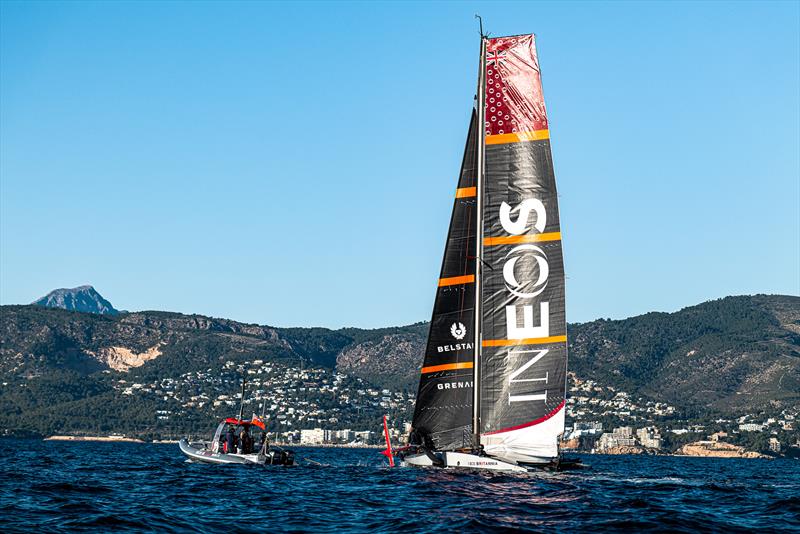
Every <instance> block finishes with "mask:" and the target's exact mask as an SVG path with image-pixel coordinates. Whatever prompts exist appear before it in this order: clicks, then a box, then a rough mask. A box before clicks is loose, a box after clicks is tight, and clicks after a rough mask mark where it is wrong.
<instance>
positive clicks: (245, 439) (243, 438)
mask: <svg viewBox="0 0 800 534" xmlns="http://www.w3.org/2000/svg"><path fill="white" fill-rule="evenodd" d="M250 440H251V438H250V432H248V431H247V427H246V426H245V427H242V433H241V434H239V448H240V450H241V451H242V454H250V453H251V452H252V451H251V450H250V449H251V448H252V443H251V441H250Z"/></svg>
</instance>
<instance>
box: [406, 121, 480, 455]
mask: <svg viewBox="0 0 800 534" xmlns="http://www.w3.org/2000/svg"><path fill="white" fill-rule="evenodd" d="M478 134H479V131H478V124H477V118H476V115H475V113H473V115H472V120H471V121H470V127H469V133H468V135H467V144H466V148H465V150H464V159H463V161H462V164H461V175H460V177H459V180H458V188H457V189H456V192H455V198H454V200H453V213H452V216H451V219H450V229H449V231H448V235H447V244H446V246H445V251H444V259H443V260H442V268H441V272H440V275H439V281H438V286H437V288H436V299H435V301H434V306H433V316H432V318H431V325H430V330H429V332H428V341H427V344H426V347H425V359H424V363H423V366H422V371H421V377H420V382H419V392H418V393H417V403H416V407H415V410H414V422H413V424H412V426H413V429H414V435H412V436H411V440H412V442H416V443H418V444H424V445H427V446H428V447H429V448H435V449H437V450H453V449H459V448H464V447H471V446H472V445H473V443H472V406H473V403H472V396H473V356H474V342H473V338H474V330H473V324H474V314H475V312H474V307H475V248H476V239H477V233H478V232H477V230H478V221H477V219H476V205H475V202H476V189H475V188H476V159H477V147H478V138H479V135H478Z"/></svg>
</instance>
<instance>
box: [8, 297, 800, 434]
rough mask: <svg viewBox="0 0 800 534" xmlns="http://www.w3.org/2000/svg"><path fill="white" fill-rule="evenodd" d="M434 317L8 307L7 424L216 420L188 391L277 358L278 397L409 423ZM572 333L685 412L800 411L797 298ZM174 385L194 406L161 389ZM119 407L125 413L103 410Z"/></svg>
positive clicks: (351, 418) (594, 376)
mask: <svg viewBox="0 0 800 534" xmlns="http://www.w3.org/2000/svg"><path fill="white" fill-rule="evenodd" d="M427 327H428V325H427V323H417V324H414V325H409V326H403V327H388V328H382V329H376V330H363V329H357V328H346V329H340V330H329V329H326V328H274V327H269V326H262V325H255V324H244V323H239V322H236V321H230V320H226V319H215V318H211V317H205V316H200V315H183V314H178V313H168V312H156V311H148V312H137V313H129V314H120V315H98V314H90V313H81V312H75V311H67V310H62V309H55V308H43V307H39V306H2V307H0V386H2V387H0V429H6V431H8V430H9V429H10V430H11V431H14V432H19V431H20V429H26V428H27V429H28V430H30V431H31V432H33V433H37V432H38V433H50V432H59V431H60V432H77V431H81V429H83V431H92V430H91V429H92V428H94V427H91V425H95V424H99V423H98V422H97V419H96V417H95V416H97V417H100V416H103V417H102V418H101V419H103V421H104V422H103V424H104V425H106V426H108V425H109V424H110V425H111V426H114V425H116V427H115V428H112V429H111V430H120V429H122V428H123V427H124V428H125V429H127V430H128V431H136V432H142V431H143V430H142V429H150V427H149V426H148V423H147V421H151V420H152V419H153V417H154V416H153V413H154V412H156V411H170V412H171V413H178V412H180V413H181V414H182V415H181V423H180V424H183V425H184V426H187V425H188V426H191V425H196V424H200V423H202V424H204V425H205V424H208V421H209V419H210V418H212V416H214V417H215V416H216V415H215V414H216V412H215V411H214V410H222V409H223V408H225V409H229V408H226V406H225V405H223V406H222V407H218V408H214V409H213V410H212V408H211V403H210V401H209V403H207V404H201V405H200V406H201V407H202V409H201V408H200V407H193V404H192V403H194V401H191V400H187V399H193V398H198V397H202V396H203V395H206V394H208V393H209V391H207V388H206V386H208V385H209V384H211V385H212V386H213V388H212V389H214V391H215V393H214V394H215V395H217V394H221V393H223V392H224V393H226V394H233V393H235V392H236V390H237V389H238V388H237V386H236V385H235V381H236V375H235V372H233V371H235V370H236V369H244V367H242V366H243V365H244V366H247V365H251V364H252V362H257V361H263V362H265V363H264V364H263V365H272V364H274V365H275V366H278V367H276V370H274V371H272V372H273V373H274V374H275V373H277V374H275V376H274V377H273V378H271V379H270V380H271V382H270V384H272V387H275V388H279V389H284V388H280V384H281V382H280V381H281V380H285V381H287V382H286V383H287V384H289V383H291V385H290V386H287V388H288V389H287V391H286V392H284V393H281V395H294V397H288V396H287V397H286V399H287V400H286V401H285V402H286V403H287V406H290V405H291V403H292V402H295V401H293V400H291V399H295V400H297V399H302V402H305V401H306V400H308V401H309V408H308V409H307V412H308V413H309V414H311V413H316V412H319V413H317V414H316V415H315V416H314V417H318V418H319V417H322V416H323V415H324V413H325V412H326V411H327V410H331V411H332V413H333V412H334V411H335V412H336V416H335V417H333V418H334V419H336V423H335V426H343V425H347V424H355V421H367V420H369V421H371V419H370V418H376V417H378V415H377V414H378V413H380V412H381V411H384V410H385V409H386V406H394V405H395V404H397V406H398V407H397V408H396V410H398V411H397V414H398V417H400V418H403V417H404V418H406V419H407V418H408V416H409V414H410V406H409V405H408V402H407V400H408V399H409V398H410V397H409V396H408V395H409V394H413V393H414V392H415V391H416V381H417V377H418V373H419V371H418V370H419V367H420V365H421V363H422V353H423V348H424V341H425V336H426V334H427ZM568 333H569V340H570V341H569V357H570V362H569V368H570V370H571V371H573V372H574V373H575V374H576V375H577V376H578V377H580V378H581V379H591V380H595V381H597V382H598V383H600V384H604V385H607V386H611V387H614V388H617V389H618V390H622V391H626V392H628V393H630V394H632V395H635V396H637V397H643V398H645V399H652V400H654V401H660V402H667V403H669V404H670V405H672V406H675V407H676V408H677V409H678V410H679V411H680V412H681V413H682V414H685V415H687V416H694V417H698V418H713V417H717V416H723V417H738V416H740V415H744V414H748V413H756V412H763V413H773V412H774V413H777V412H780V411H781V410H782V409H785V408H787V407H788V408H798V407H800V298H799V297H793V296H778V295H774V296H767V295H756V296H739V297H728V298H724V299H720V300H715V301H710V302H705V303H703V304H699V305H697V306H692V307H689V308H685V309H683V310H680V311H678V312H675V313H649V314H645V315H642V316H638V317H632V318H629V319H624V320H613V321H612V320H597V321H592V322H589V323H583V324H572V325H569V329H568ZM259 365H261V364H259ZM232 366H233V367H232ZM312 368H313V369H318V370H326V369H327V370H328V371H325V372H327V373H329V374H330V376H331V377H334V375H335V374H337V373H339V374H341V375H342V376H344V377H345V378H342V379H335V378H331V383H330V384H329V385H327V386H325V388H328V387H329V388H330V389H329V390H326V391H328V393H325V394H322V393H318V392H314V391H313V390H314V387H316V386H312V385H310V384H305V383H304V380H305V379H304V378H302V376H305V375H298V374H297V373H296V372H294V371H292V369H300V370H303V369H312ZM279 371H280V372H279ZM315 372H317V371H315ZM319 372H322V371H319ZM281 373H284V374H281ZM331 373H332V374H331ZM312 374H313V373H312ZM318 374H319V373H318V372H317V375H318ZM317 375H314V376H317ZM223 376H224V377H225V378H224V380H222V381H221V382H220V381H219V380H216V377H223ZM282 376H286V377H289V378H285V379H284V378H280V377H282ZM298 376H299V377H300V378H298ZM348 377H349V378H348ZM319 380H323V379H322V378H320V379H319ZM336 380H340V381H341V383H340V382H336V384H339V385H336V384H334V382H335V381H336ZM165 381H168V382H169V384H170V385H169V387H170V388H172V391H175V392H179V396H181V398H183V399H184V400H183V401H182V402H183V404H176V402H177V401H174V399H173V398H171V397H170V398H167V396H166V395H161V396H160V397H159V394H158V392H159V391H161V389H160V388H161V386H159V384H163V383H165ZM200 382H203V384H206V385H203V384H201V383H200ZM306 382H307V380H306ZM137 383H138V384H140V385H147V384H150V386H142V387H143V388H144V389H143V390H142V391H149V389H151V390H152V395H149V396H148V395H142V396H139V397H135V396H131V395H130V394H124V390H126V389H129V388H128V387H127V386H129V385H130V384H137ZM322 383H323V382H319V383H318V384H322ZM208 387H211V386H208ZM319 387H320V388H322V386H319ZM369 387H374V388H377V389H376V391H380V390H381V389H383V388H388V389H387V391H388V390H391V392H392V393H391V394H390V395H395V392H396V395H398V397H397V398H394V397H393V398H392V400H391V401H385V400H382V399H383V396H384V395H386V394H383V393H380V394H378V397H376V398H374V399H370V402H366V403H364V402H361V400H358V399H360V398H361V397H359V396H358V395H362V396H363V395H364V394H365V393H358V392H363V391H365V390H366V388H369ZM148 388H149V389H148ZM203 388H206V389H203ZM348 388H349V389H348ZM323 389H324V388H323ZM137 391H138V390H137ZM128 393H130V391H128ZM329 393H330V394H332V395H333V397H330V395H329ZM265 395H267V396H269V395H272V392H269V391H268V392H266V393H265ZM404 395H405V396H404ZM175 398H177V397H175ZM400 398H402V399H404V400H402V401H397V399H400ZM297 402H301V400H297ZM398 402H399V404H398ZM187 406H188V407H187ZM313 406H317V407H318V408H313ZM325 406H328V407H330V408H325V409H323V408H322V407H325ZM392 409H395V408H392ZM176 410H177V411H176ZM336 410H338V411H336ZM111 414H113V417H112V420H116V421H117V423H113V422H111V423H109V422H108V420H107V419H106V418H105V416H108V415H111ZM173 421H174V419H173ZM134 423H135V425H134ZM125 424H127V425H129V426H124V425H125ZM171 424H173V425H174V424H175V423H171ZM287 424H288V423H287ZM295 424H302V421H299V420H298V421H296V422H295ZM331 424H332V425H334V423H331ZM370 424H371V423H370ZM130 425H134V426H130ZM188 426H187V428H188ZM192 428H193V426H192ZM98 430H99V429H95V430H94V431H98Z"/></svg>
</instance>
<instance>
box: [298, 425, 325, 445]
mask: <svg viewBox="0 0 800 534" xmlns="http://www.w3.org/2000/svg"><path fill="white" fill-rule="evenodd" d="M324 442H325V431H324V430H322V429H321V428H314V429H310V430H309V429H305V428H304V429H303V430H301V431H300V443H301V444H304V445H305V444H308V445H320V444H322V443H324Z"/></svg>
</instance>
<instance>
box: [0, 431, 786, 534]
mask: <svg viewBox="0 0 800 534" xmlns="http://www.w3.org/2000/svg"><path fill="white" fill-rule="evenodd" d="M295 450H296V452H297V457H298V463H299V465H298V466H295V467H289V468H286V467H278V466H274V467H259V466H236V465H228V466H224V465H223V466H215V465H204V464H195V463H190V462H187V461H186V460H185V458H184V457H183V455H182V454H181V453H180V451H179V450H178V446H177V444H140V443H92V442H72V443H70V442H54V441H46V442H45V441H33V440H30V441H29V440H20V441H16V440H0V489H1V490H2V491H0V526H2V527H3V531H4V532H8V531H26V532H29V531H32V530H93V531H97V530H99V531H119V530H133V531H144V530H158V531H165V532H169V531H203V532H234V531H261V532H263V531H273V532H274V531H296V532H305V531H314V532H333V531H337V532H401V531H405V532H441V531H449V532H461V531H494V530H498V529H502V530H519V531H574V532H583V531H640V530H664V531H683V532H695V531H698V530H701V531H716V532H751V531H763V532H775V531H792V530H795V531H800V461H796V460H739V459H716V458H684V457H669V456H599V455H598V456H592V455H586V456H583V457H582V459H583V461H584V462H585V463H586V464H588V466H589V467H588V469H584V470H581V471H571V472H563V473H551V472H537V473H530V474H521V475H517V474H491V473H477V472H469V473H468V472H456V471H447V470H444V471H443V470H433V469H430V470H426V469H417V468H394V469H391V468H389V467H388V466H387V464H386V463H385V461H384V459H383V457H382V456H381V455H380V454H379V452H378V451H377V450H375V449H342V448H339V449H337V448H296V449H295Z"/></svg>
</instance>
